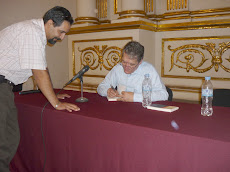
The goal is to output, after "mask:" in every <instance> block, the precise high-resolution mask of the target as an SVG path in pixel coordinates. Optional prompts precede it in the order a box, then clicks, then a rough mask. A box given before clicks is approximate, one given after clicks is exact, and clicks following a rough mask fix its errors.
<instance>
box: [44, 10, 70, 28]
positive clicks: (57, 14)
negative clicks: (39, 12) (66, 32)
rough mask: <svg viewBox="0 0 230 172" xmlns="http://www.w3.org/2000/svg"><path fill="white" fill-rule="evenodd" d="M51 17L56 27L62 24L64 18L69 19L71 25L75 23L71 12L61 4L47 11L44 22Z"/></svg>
mask: <svg viewBox="0 0 230 172" xmlns="http://www.w3.org/2000/svg"><path fill="white" fill-rule="evenodd" d="M50 19H51V20H53V22H54V27H56V26H61V24H62V23H63V21H64V20H66V21H68V22H69V23H70V25H72V24H73V17H72V16H71V14H70V12H69V11H68V10H67V9H66V8H64V7H60V6H56V7H53V8H51V9H50V10H49V11H47V12H46V13H45V15H44V16H43V21H44V24H46V22H47V21H48V20H50Z"/></svg>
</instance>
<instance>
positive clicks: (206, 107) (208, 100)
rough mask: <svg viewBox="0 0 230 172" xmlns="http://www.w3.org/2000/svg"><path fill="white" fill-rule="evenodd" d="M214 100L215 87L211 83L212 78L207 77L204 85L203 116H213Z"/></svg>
mask: <svg viewBox="0 0 230 172" xmlns="http://www.w3.org/2000/svg"><path fill="white" fill-rule="evenodd" d="M212 99H213V86H212V83H211V77H209V76H207V77H205V81H204V83H203V85H202V106H201V115H203V116H212V113H213V109H212Z"/></svg>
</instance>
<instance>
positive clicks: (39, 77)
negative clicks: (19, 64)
mask: <svg viewBox="0 0 230 172" xmlns="http://www.w3.org/2000/svg"><path fill="white" fill-rule="evenodd" d="M32 72H33V76H34V79H35V81H36V83H37V85H38V87H39V89H40V90H41V91H42V93H43V94H44V96H45V97H46V98H47V99H48V101H49V102H50V104H51V105H52V106H53V107H54V108H56V105H57V106H58V107H57V108H56V109H58V110H65V109H66V110H68V111H69V112H72V110H74V111H78V110H80V109H79V107H78V106H76V105H74V104H70V103H64V102H63V103H62V102H60V101H59V100H58V98H57V96H56V94H55V93H54V90H53V86H52V83H51V80H50V76H49V73H48V71H47V70H37V69H32Z"/></svg>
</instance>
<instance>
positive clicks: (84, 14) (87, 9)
mask: <svg viewBox="0 0 230 172" xmlns="http://www.w3.org/2000/svg"><path fill="white" fill-rule="evenodd" d="M76 2H77V3H76V4H77V18H76V19H75V22H76V23H75V24H82V23H92V24H98V22H99V20H98V18H97V8H96V0H76Z"/></svg>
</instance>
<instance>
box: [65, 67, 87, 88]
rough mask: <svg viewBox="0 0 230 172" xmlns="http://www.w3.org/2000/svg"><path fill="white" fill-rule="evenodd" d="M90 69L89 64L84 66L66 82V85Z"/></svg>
mask: <svg viewBox="0 0 230 172" xmlns="http://www.w3.org/2000/svg"><path fill="white" fill-rule="evenodd" d="M88 70H89V66H88V65H86V66H84V67H83V68H82V69H81V70H80V71H79V72H78V73H77V74H76V75H75V76H74V77H73V78H72V79H71V80H70V81H69V82H67V83H66V84H65V86H66V85H68V84H70V83H71V82H73V81H74V80H75V79H77V78H80V77H81V76H82V75H84V73H85V72H87V71H88Z"/></svg>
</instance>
